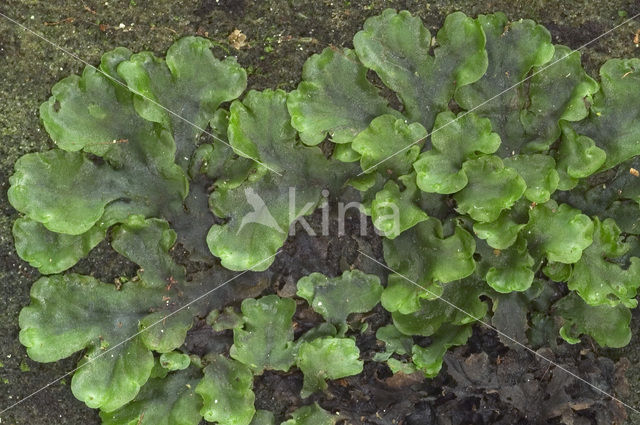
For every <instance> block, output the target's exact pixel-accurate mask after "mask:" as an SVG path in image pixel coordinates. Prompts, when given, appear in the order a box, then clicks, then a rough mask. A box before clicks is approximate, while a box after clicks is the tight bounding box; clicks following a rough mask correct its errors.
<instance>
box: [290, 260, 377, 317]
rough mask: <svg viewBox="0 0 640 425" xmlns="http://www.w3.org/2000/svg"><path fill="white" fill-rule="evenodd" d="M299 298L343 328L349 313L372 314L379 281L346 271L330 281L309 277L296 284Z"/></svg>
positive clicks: (357, 272)
mask: <svg viewBox="0 0 640 425" xmlns="http://www.w3.org/2000/svg"><path fill="white" fill-rule="evenodd" d="M297 286H298V292H297V295H298V296H299V297H302V298H304V299H305V300H307V302H308V303H309V305H310V306H311V307H312V308H313V309H314V310H315V311H316V312H318V313H320V314H321V315H322V317H323V318H324V319H325V320H326V321H327V322H329V323H331V324H334V325H337V326H344V325H346V323H347V318H348V317H349V315H350V314H351V313H366V312H368V311H371V310H372V309H373V308H374V307H375V306H376V304H378V302H380V295H381V294H382V285H381V284H380V278H378V276H376V275H371V274H365V273H363V272H361V271H359V270H352V271H346V272H344V273H343V274H342V276H339V277H334V278H330V277H327V276H325V275H323V274H321V273H311V274H310V275H308V276H305V277H303V278H301V279H300V280H299V281H298V284H297Z"/></svg>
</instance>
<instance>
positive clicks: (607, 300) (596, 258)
mask: <svg viewBox="0 0 640 425" xmlns="http://www.w3.org/2000/svg"><path fill="white" fill-rule="evenodd" d="M632 243H635V244H636V245H637V244H638V241H637V239H636V238H631V239H630V241H629V242H624V241H623V240H622V237H621V232H620V229H619V228H618V226H617V225H616V223H615V221H613V220H612V219H610V218H608V219H606V220H604V221H603V222H600V220H599V219H598V218H597V217H596V218H595V219H594V231H593V243H592V244H591V245H590V246H589V247H588V248H586V249H585V250H584V252H583V254H582V257H581V258H580V260H579V261H578V262H577V263H576V264H574V265H573V272H572V273H571V276H570V277H569V280H568V281H567V284H568V286H569V289H571V290H573V291H576V292H577V293H578V294H579V295H580V296H581V297H582V299H584V300H585V301H586V303H587V304H590V305H609V306H612V307H614V306H616V305H618V304H622V305H624V306H625V307H629V308H635V307H637V306H638V301H637V300H636V294H637V290H638V287H640V258H637V257H630V258H621V257H624V256H625V255H626V254H627V253H628V252H629V250H630V249H631V248H632Z"/></svg>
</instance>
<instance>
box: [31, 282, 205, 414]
mask: <svg viewBox="0 0 640 425" xmlns="http://www.w3.org/2000/svg"><path fill="white" fill-rule="evenodd" d="M171 295H172V293H170V292H167V291H166V290H165V289H164V288H152V287H148V286H146V285H144V283H143V282H142V281H139V282H128V283H125V284H123V285H122V289H121V290H117V289H116V288H115V286H114V285H111V284H106V283H102V282H99V281H98V280H96V279H94V278H92V277H89V276H81V275H76V274H68V275H64V276H63V275H53V276H50V277H42V278H40V279H39V280H38V281H37V282H36V283H35V284H34V285H33V287H32V288H31V305H30V306H28V307H25V308H24V309H23V310H22V311H21V313H20V328H21V331H20V342H21V343H22V344H23V345H24V346H25V347H27V353H28V354H29V357H31V358H32V359H34V360H36V361H40V362H52V361H57V360H59V359H62V358H65V357H69V356H71V355H72V354H73V353H75V352H77V351H80V350H83V349H85V348H86V351H85V354H84V355H83V357H82V358H81V359H80V362H79V364H78V367H79V368H78V370H77V371H76V372H75V374H74V376H73V379H72V381H71V390H72V391H73V394H74V395H75V396H76V398H78V399H79V400H82V401H84V402H85V403H86V404H87V406H89V407H92V408H100V409H102V410H103V411H105V412H110V411H113V410H115V409H118V408H119V407H121V406H123V405H125V404H126V403H128V402H129V401H131V400H132V399H133V398H134V397H135V396H136V395H137V394H138V391H139V390H140V387H141V386H142V385H143V384H144V383H145V382H146V381H147V379H148V378H149V376H150V373H151V369H152V367H153V354H152V352H151V350H152V349H153V350H156V351H171V350H173V349H175V348H177V347H179V346H180V345H182V343H183V341H184V338H185V337H186V332H187V330H188V329H189V328H190V327H191V321H192V312H191V311H187V310H186V309H185V310H184V311H185V314H182V313H178V314H176V315H175V316H174V317H172V318H170V319H167V320H166V322H165V323H162V324H159V325H157V326H154V328H152V331H149V332H144V333H141V334H140V335H137V334H138V332H139V331H140V330H143V329H145V328H146V327H148V326H149V325H151V324H153V323H155V322H157V321H159V320H162V318H163V316H162V315H160V316H158V315H157V313H151V314H150V311H151V309H156V310H157V312H162V311H165V312H166V313H169V312H170V310H169V309H168V308H169V307H168V305H167V298H166V297H167V296H171ZM150 319H152V320H151V323H149V322H150ZM132 335H136V336H134V337H132Z"/></svg>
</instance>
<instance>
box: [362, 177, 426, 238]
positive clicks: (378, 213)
mask: <svg viewBox="0 0 640 425" xmlns="http://www.w3.org/2000/svg"><path fill="white" fill-rule="evenodd" d="M415 180H416V179H415V174H407V175H404V176H400V177H399V178H398V181H399V182H400V184H401V186H400V185H398V184H397V183H396V182H394V181H393V180H389V181H387V183H386V184H385V185H384V187H383V188H382V190H380V191H378V192H377V193H376V194H375V198H374V199H373V200H372V201H371V208H370V212H371V220H372V221H373V225H374V226H375V227H376V229H378V230H380V232H381V233H382V235H383V236H384V237H386V238H389V239H394V238H396V237H397V236H398V235H399V234H400V233H402V232H404V231H405V230H407V229H410V228H412V227H413V226H415V225H416V224H418V223H420V222H422V221H425V220H426V219H428V218H429V216H428V215H427V213H426V212H425V211H424V210H422V208H421V207H420V205H419V203H418V201H421V200H422V196H421V192H420V190H418V188H417V186H416V182H415Z"/></svg>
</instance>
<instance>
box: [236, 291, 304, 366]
mask: <svg viewBox="0 0 640 425" xmlns="http://www.w3.org/2000/svg"><path fill="white" fill-rule="evenodd" d="M295 311H296V303H295V301H293V300H292V299H290V298H280V297H278V296H276V295H267V296H265V297H262V298H258V299H253V298H247V299H245V300H244V301H242V317H243V318H242V324H241V325H240V326H238V327H235V328H234V329H233V345H232V346H231V350H230V352H229V354H230V355H231V357H233V358H234V359H236V360H238V361H239V362H241V363H243V364H245V365H247V366H248V367H249V368H250V369H251V371H252V372H253V373H254V374H256V375H259V374H262V372H263V371H264V370H265V369H270V370H281V371H287V370H289V369H290V368H291V366H292V365H293V364H294V362H295V360H294V344H293V321H292V319H293V314H294V313H295Z"/></svg>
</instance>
